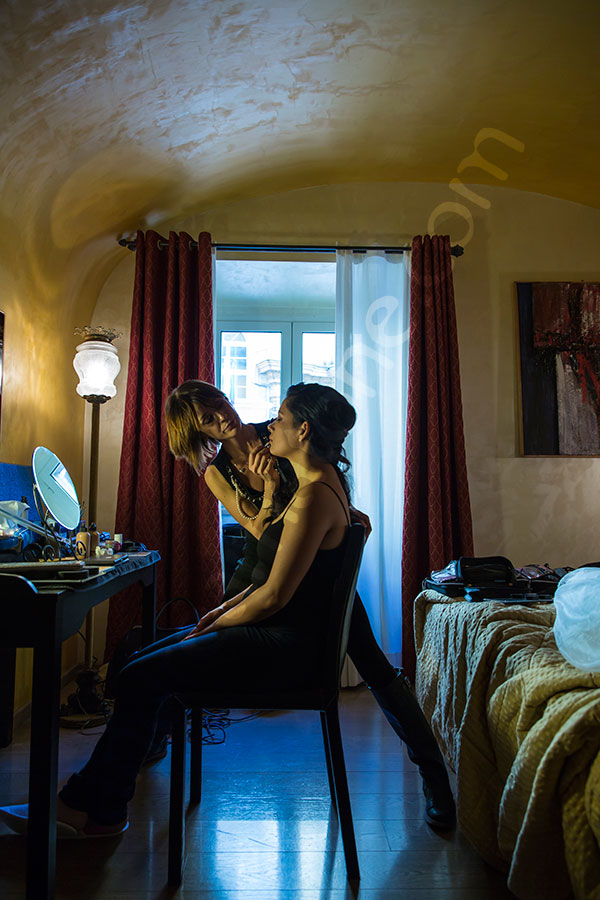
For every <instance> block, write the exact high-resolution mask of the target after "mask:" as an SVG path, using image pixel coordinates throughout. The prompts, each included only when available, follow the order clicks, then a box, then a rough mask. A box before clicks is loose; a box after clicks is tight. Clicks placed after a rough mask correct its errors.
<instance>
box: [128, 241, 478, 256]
mask: <svg viewBox="0 0 600 900" xmlns="http://www.w3.org/2000/svg"><path fill="white" fill-rule="evenodd" d="M118 243H119V244H120V246H121V247H127V249H128V250H135V247H136V242H135V241H129V240H127V238H120V239H118ZM158 246H159V248H160V249H161V250H163V249H164V248H165V247H168V243H167V241H159V243H158ZM197 246H198V242H197V241H190V247H195V248H196V247H197ZM211 246H213V247H214V248H215V250H247V251H254V252H269V253H272V252H275V251H278V252H283V253H335V251H336V250H353V251H354V252H355V253H368V252H369V251H371V250H380V251H382V252H383V253H401V252H402V251H404V250H410V249H411V248H410V245H406V244H405V245H403V246H399V247H353V246H348V245H345V244H344V245H339V246H337V247H323V246H306V245H300V246H292V245H289V244H220V243H218V242H217V241H213V242H212V245H211ZM464 252H465V250H464V247H461V245H460V244H454V246H453V247H451V248H450V253H451V254H452V256H462V255H463V253H464Z"/></svg>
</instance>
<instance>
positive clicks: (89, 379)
mask: <svg viewBox="0 0 600 900" xmlns="http://www.w3.org/2000/svg"><path fill="white" fill-rule="evenodd" d="M76 351H77V352H76V353H75V359H74V360H73V368H74V369H75V371H76V372H77V374H78V375H79V384H78V385H77V393H78V394H79V396H80V397H107V398H110V397H114V396H115V394H116V393H117V389H116V387H115V385H114V380H115V378H116V377H117V375H118V374H119V371H120V369H121V363H120V362H119V355H118V353H117V348H116V347H113V345H112V344H110V343H109V342H108V341H84V342H83V343H82V344H79V345H78V346H77V347H76Z"/></svg>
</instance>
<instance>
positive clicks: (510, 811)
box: [415, 591, 600, 900]
mask: <svg viewBox="0 0 600 900" xmlns="http://www.w3.org/2000/svg"><path fill="white" fill-rule="evenodd" d="M553 621H554V607H553V606H549V605H544V604H538V605H536V606H514V605H504V604H500V603H494V602H484V603H469V602H466V601H463V600H452V599H450V598H448V597H444V596H442V595H441V594H437V593H435V592H434V591H424V592H423V593H422V594H419V596H418V597H417V599H416V602H415V640H416V646H417V682H416V688H417V695H418V697H419V701H420V702H421V705H422V707H423V709H424V711H425V714H426V715H427V717H428V719H429V720H430V722H431V724H432V727H433V729H434V731H435V734H436V737H437V738H438V740H439V742H440V746H441V747H442V750H443V751H444V753H445V755H446V757H447V759H448V761H449V762H450V763H451V764H452V766H453V768H454V770H455V771H456V775H457V782H458V817H459V822H460V826H461V829H462V830H463V832H464V833H465V834H466V835H467V837H468V838H469V840H470V841H471V842H472V843H473V845H474V846H475V847H476V849H477V850H478V851H479V852H480V853H481V855H482V856H483V857H484V858H485V859H486V860H487V861H488V862H489V863H491V864H492V865H494V866H496V867H498V868H501V869H503V870H505V871H507V872H508V885H509V888H510V889H511V890H512V891H513V893H515V894H516V895H517V897H520V898H522V900H539V898H556V900H560V898H565V897H569V896H570V895H571V893H573V894H574V895H575V897H576V898H577V900H584V898H585V900H600V752H599V751H600V674H599V673H594V674H592V673H586V672H582V671H580V670H579V669H576V668H575V667H574V666H572V665H570V664H569V663H568V662H567V661H566V660H565V659H564V658H563V657H562V656H561V654H560V653H559V651H558V649H557V647H556V644H555V642H554V636H553V631H552V624H553Z"/></svg>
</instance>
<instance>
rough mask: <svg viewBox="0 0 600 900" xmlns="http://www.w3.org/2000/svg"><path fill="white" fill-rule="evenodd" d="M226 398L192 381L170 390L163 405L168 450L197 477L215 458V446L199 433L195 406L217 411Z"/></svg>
mask: <svg viewBox="0 0 600 900" xmlns="http://www.w3.org/2000/svg"><path fill="white" fill-rule="evenodd" d="M223 400H227V397H226V396H225V394H224V393H223V391H220V390H219V388H218V387H215V386H214V384H209V383H208V382H207V381H199V380H198V379H197V378H192V379H190V380H189V381H184V382H183V383H182V384H180V385H179V387H176V388H175V390H174V391H171V393H170V394H169V396H168V397H167V400H166V403H165V420H166V423H167V435H168V437H169V447H170V448H171V453H173V454H174V455H175V456H176V457H177V459H186V460H187V461H188V462H189V464H190V465H191V466H192V467H193V468H194V469H195V470H196V472H197V473H198V474H200V473H201V472H203V471H204V469H205V468H206V466H207V465H208V463H209V462H210V460H211V459H212V457H213V456H214V455H215V452H216V450H217V447H218V444H217V442H216V441H213V440H212V439H211V438H209V437H207V436H206V435H205V434H203V433H202V431H201V427H202V426H201V424H200V419H199V417H198V410H197V406H200V407H202V408H205V409H218V408H219V406H220V405H221V403H222V402H223Z"/></svg>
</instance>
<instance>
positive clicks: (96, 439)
mask: <svg viewBox="0 0 600 900" xmlns="http://www.w3.org/2000/svg"><path fill="white" fill-rule="evenodd" d="M84 399H85V400H87V401H88V403H91V406H92V431H91V435H90V485H89V495H88V519H89V524H90V525H91V523H92V522H95V521H96V518H97V507H98V455H99V448H100V406H101V405H102V404H103V403H106V401H107V400H110V397H104V396H102V395H100V396H98V395H95V394H91V395H88V396H87V397H85V398H84Z"/></svg>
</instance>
